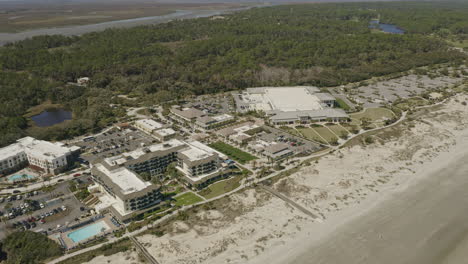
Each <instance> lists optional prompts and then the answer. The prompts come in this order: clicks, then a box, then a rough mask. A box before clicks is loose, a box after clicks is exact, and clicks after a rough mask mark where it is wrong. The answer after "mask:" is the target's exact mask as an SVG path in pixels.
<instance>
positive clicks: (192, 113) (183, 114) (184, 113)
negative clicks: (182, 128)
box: [170, 106, 206, 123]
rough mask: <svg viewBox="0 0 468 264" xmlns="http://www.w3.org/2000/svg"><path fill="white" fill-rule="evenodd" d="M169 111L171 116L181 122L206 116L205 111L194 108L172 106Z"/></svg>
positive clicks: (191, 121) (193, 120) (190, 121)
mask: <svg viewBox="0 0 468 264" xmlns="http://www.w3.org/2000/svg"><path fill="white" fill-rule="evenodd" d="M170 111H171V114H172V115H171V116H172V118H173V119H176V120H178V121H179V122H182V123H184V122H187V123H194V122H195V121H196V119H197V118H199V117H202V116H206V114H205V112H203V111H200V110H198V109H196V108H180V107H177V106H173V107H172V108H171V109H170Z"/></svg>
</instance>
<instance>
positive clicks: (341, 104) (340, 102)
mask: <svg viewBox="0 0 468 264" xmlns="http://www.w3.org/2000/svg"><path fill="white" fill-rule="evenodd" d="M336 103H337V104H338V107H339V108H341V109H343V110H345V111H349V110H351V107H349V105H348V104H347V103H345V101H343V100H342V99H340V98H336Z"/></svg>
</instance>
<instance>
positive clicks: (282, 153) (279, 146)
mask: <svg viewBox="0 0 468 264" xmlns="http://www.w3.org/2000/svg"><path fill="white" fill-rule="evenodd" d="M263 154H265V155H266V156H267V157H268V158H270V159H271V160H273V161H275V160H281V159H284V158H287V157H289V156H292V155H293V154H294V151H292V150H291V149H290V148H289V146H288V145H287V144H284V143H276V144H271V145H269V146H267V147H266V148H265V150H264V152H263Z"/></svg>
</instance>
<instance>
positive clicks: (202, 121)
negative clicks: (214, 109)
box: [171, 106, 235, 129]
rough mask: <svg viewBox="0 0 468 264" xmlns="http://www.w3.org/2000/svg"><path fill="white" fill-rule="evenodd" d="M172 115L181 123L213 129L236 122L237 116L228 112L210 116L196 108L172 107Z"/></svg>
mask: <svg viewBox="0 0 468 264" xmlns="http://www.w3.org/2000/svg"><path fill="white" fill-rule="evenodd" d="M171 117H172V119H174V120H175V121H178V122H180V123H187V124H194V125H195V126H196V127H198V128H202V129H213V128H217V127H220V126H223V125H226V124H229V123H232V122H234V120H235V118H234V117H233V116H231V115H228V114H221V115H214V116H209V115H207V114H206V113H205V112H203V111H201V110H198V109H196V108H180V107H178V106H173V107H172V108H171Z"/></svg>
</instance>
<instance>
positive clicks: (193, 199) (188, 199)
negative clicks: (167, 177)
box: [175, 192, 203, 206]
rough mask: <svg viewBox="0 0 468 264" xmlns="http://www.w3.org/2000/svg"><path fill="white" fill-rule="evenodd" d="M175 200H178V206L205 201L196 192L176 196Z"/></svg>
mask: <svg viewBox="0 0 468 264" xmlns="http://www.w3.org/2000/svg"><path fill="white" fill-rule="evenodd" d="M175 200H176V202H175V205H176V206H184V205H191V204H194V203H198V202H201V201H203V199H202V198H200V197H198V196H197V195H196V194H194V193H192V192H188V193H184V194H182V195H180V196H178V197H176V198H175Z"/></svg>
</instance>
